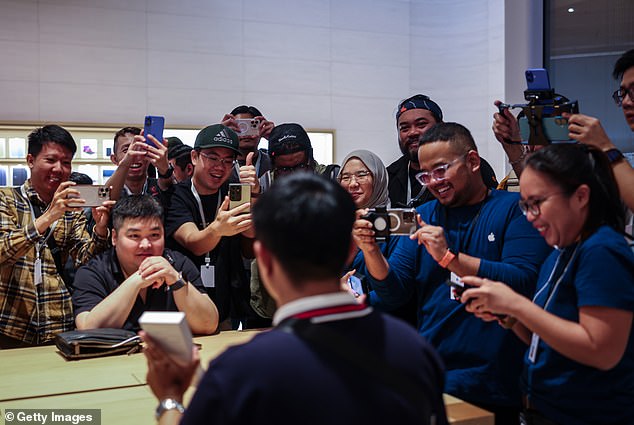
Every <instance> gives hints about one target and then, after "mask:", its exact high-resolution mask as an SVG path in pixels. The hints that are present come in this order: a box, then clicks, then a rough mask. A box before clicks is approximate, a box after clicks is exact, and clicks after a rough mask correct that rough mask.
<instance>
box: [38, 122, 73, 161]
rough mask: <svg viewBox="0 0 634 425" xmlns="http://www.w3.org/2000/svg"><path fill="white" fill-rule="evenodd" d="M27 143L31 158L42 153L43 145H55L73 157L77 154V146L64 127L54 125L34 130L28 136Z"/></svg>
mask: <svg viewBox="0 0 634 425" xmlns="http://www.w3.org/2000/svg"><path fill="white" fill-rule="evenodd" d="M28 141H29V148H28V153H30V154H31V155H33V156H37V155H38V154H39V153H40V152H41V151H42V147H43V146H44V143H57V144H58V145H61V146H63V147H65V148H67V149H68V150H70V151H71V153H72V154H73V156H75V152H77V144H76V143H75V139H73V136H71V134H70V133H69V132H68V130H66V129H65V128H64V127H60V126H59V125H56V124H49V125H45V126H43V127H39V128H36V129H35V130H33V131H32V132H31V134H29V136H28Z"/></svg>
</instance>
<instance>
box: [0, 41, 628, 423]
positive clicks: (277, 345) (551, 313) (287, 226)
mask: <svg viewBox="0 0 634 425" xmlns="http://www.w3.org/2000/svg"><path fill="white" fill-rule="evenodd" d="M614 78H615V79H617V80H619V82H620V85H619V89H618V90H616V91H615V92H614V94H613V98H614V100H615V102H616V104H617V105H618V106H619V107H622V109H623V113H624V117H625V120H626V122H627V125H628V126H629V127H630V128H631V129H632V131H634V50H630V51H627V52H625V53H624V54H623V55H622V56H621V57H620V58H619V60H618V61H617V62H616V64H615V67H614ZM494 104H495V105H496V106H498V105H499V104H500V101H498V100H496V101H495V102H494ZM564 116H565V118H566V119H567V120H568V130H569V136H570V138H571V139H573V140H574V141H576V142H577V143H564V144H550V145H546V146H539V147H530V148H527V147H526V146H525V145H524V146H522V145H519V144H516V142H519V141H520V137H521V136H520V130H519V125H518V120H517V117H515V116H514V115H513V114H512V113H511V111H510V110H508V109H504V110H500V111H499V112H496V113H495V114H494V117H493V127H492V130H493V133H494V134H495V137H496V138H497V139H498V140H499V141H500V143H501V144H502V147H503V148H504V150H505V152H506V154H507V156H508V159H509V162H510V163H511V165H512V166H513V173H514V174H515V175H516V177H517V178H519V187H520V189H519V193H517V192H511V191H507V190H504V189H505V188H506V184H505V183H504V182H507V181H508V179H507V178H505V179H503V184H502V185H499V184H498V180H497V178H496V176H495V173H494V172H493V169H492V168H491V166H490V165H489V164H488V163H487V162H486V160H484V159H483V158H481V157H480V155H479V153H478V148H477V144H476V141H475V140H474V138H473V137H472V135H471V133H470V132H469V130H468V129H467V128H466V127H464V126H463V125H461V124H459V123H455V122H445V121H444V120H443V113H442V109H441V107H440V105H438V104H437V103H436V102H434V101H433V100H432V99H431V98H430V97H428V96H425V95H422V94H417V95H414V96H412V97H409V98H407V99H404V100H403V101H401V102H399V104H398V105H397V112H396V116H395V118H396V128H397V134H398V145H399V147H400V150H401V152H402V156H401V157H400V158H399V159H397V160H396V161H394V162H393V163H392V164H389V165H388V166H387V167H386V166H385V164H384V162H383V161H382V159H381V158H379V157H378V156H377V155H376V154H374V153H373V152H371V151H369V150H365V149H359V150H354V151H352V152H350V153H349V154H348V155H347V156H346V157H345V158H344V159H343V161H342V162H341V164H340V165H337V164H328V165H327V164H318V163H317V162H316V161H315V159H314V157H313V152H312V146H311V142H310V138H309V136H308V134H307V133H306V131H305V130H304V128H303V127H302V126H301V125H299V124H296V123H284V124H279V125H275V124H274V123H273V122H271V121H269V120H268V119H266V118H265V117H264V116H263V114H262V113H261V112H260V111H259V110H258V109H257V108H255V107H253V106H246V105H241V106H238V107H236V108H235V109H234V110H232V111H231V112H230V113H228V114H226V115H225V116H224V117H223V118H222V120H221V122H220V123H218V124H213V125H209V126H207V127H205V128H204V129H202V130H201V131H200V132H199V133H198V135H197V137H196V140H195V143H194V146H193V147H191V146H187V145H185V144H183V143H182V142H181V141H180V140H179V139H178V138H169V139H165V140H157V139H155V138H154V137H153V136H148V137H147V138H146V136H145V135H144V134H143V132H142V130H141V129H140V128H137V127H124V128H122V129H121V130H119V131H118V132H117V133H116V134H115V136H114V150H113V154H112V156H111V160H112V162H113V163H114V164H115V165H117V169H116V171H115V172H114V173H113V175H112V177H111V178H110V179H109V181H108V182H107V185H109V186H110V187H111V200H108V201H106V202H104V203H103V204H102V205H101V206H98V207H93V208H92V209H91V210H90V211H86V209H84V208H82V207H81V203H82V201H81V200H80V201H78V200H77V199H73V201H72V202H70V200H69V199H70V198H72V197H77V196H79V195H80V193H79V192H78V190H77V189H76V188H75V184H76V183H75V182H74V181H73V180H74V179H72V178H71V171H72V159H73V156H74V154H75V151H76V149H77V148H76V144H75V141H74V140H73V138H72V136H71V134H70V133H69V132H68V131H66V130H65V129H64V128H62V127H60V126H58V125H46V126H43V127H41V128H38V129H36V130H34V131H33V132H32V133H31V134H30V135H29V136H28V155H27V158H26V161H27V165H28V166H29V168H30V170H31V177H30V178H29V179H28V180H27V181H26V182H25V183H24V184H23V185H22V186H20V187H13V188H2V189H0V279H1V280H0V348H2V349H5V348H16V347H27V346H32V345H42V344H50V343H52V341H53V339H54V337H55V335H56V334H58V333H60V332H64V331H68V330H72V329H74V328H77V329H93V328H100V327H110V328H124V329H129V330H134V331H138V330H139V324H138V319H139V317H140V315H141V314H142V313H143V312H144V311H146V310H153V311H157V310H158V311H182V312H185V313H186V315H185V317H186V319H187V323H188V324H189V326H190V328H191V330H192V332H193V333H194V334H198V335H210V334H214V333H217V332H221V331H223V330H229V329H238V328H242V329H246V328H268V327H272V330H270V331H268V332H263V333H261V334H258V335H257V336H256V337H255V338H254V339H253V340H252V341H251V342H249V343H247V344H245V345H243V346H240V347H234V348H231V349H230V350H228V351H227V352H225V353H224V354H222V355H221V356H220V357H219V358H217V359H216V360H214V361H213V362H212V364H211V366H210V367H209V369H208V371H207V372H206V375H205V377H204V378H203V379H202V381H201V382H200V384H199V387H198V390H197V392H196V394H195V396H194V398H193V399H192V402H191V404H190V406H189V407H188V408H187V409H184V407H183V406H182V402H183V393H184V391H185V390H186V389H187V387H188V386H189V384H190V382H191V379H192V376H193V374H194V371H195V370H196V367H197V362H198V355H197V353H196V352H194V353H193V359H194V360H193V361H192V363H191V364H188V365H183V364H177V363H174V362H172V361H171V360H170V359H169V357H168V356H167V355H166V354H165V353H164V352H163V351H162V348H161V346H160V344H158V343H157V342H156V341H153V340H152V338H151V337H150V336H148V335H146V334H144V333H142V336H143V338H144V340H145V342H146V346H147V348H146V356H147V358H148V383H149V384H150V386H151V388H152V390H153V392H154V393H155V394H156V396H157V398H158V399H159V401H160V402H161V403H160V405H159V409H158V417H159V420H160V422H161V423H176V422H178V421H179V420H181V416H182V415H184V416H182V420H183V421H184V423H198V422H201V421H202V420H203V418H204V420H205V421H209V420H210V418H213V421H214V423H248V422H255V421H256V420H257V421H259V422H263V423H315V424H316V423H329V422H330V423H339V422H343V421H345V422H353V423H359V422H363V423H428V424H443V423H447V418H446V415H445V411H444V406H443V402H442V393H443V392H445V393H448V394H451V395H454V396H456V397H458V398H460V399H463V400H465V401H468V402H470V403H472V404H474V405H477V406H479V407H482V408H484V409H486V410H489V411H491V412H493V413H494V415H495V423H496V424H498V425H502V424H514V425H517V424H519V423H522V424H546V425H548V424H603V423H605V424H627V423H632V421H633V419H632V418H634V406H633V405H632V403H631V401H632V400H634V384H632V382H634V336H633V331H632V321H633V320H632V319H633V314H634V254H633V250H632V246H631V240H632V213H631V211H632V210H634V192H633V191H632V187H634V169H633V168H632V166H631V165H630V164H629V163H628V162H627V161H626V160H625V158H624V156H623V154H622V153H621V152H620V151H619V150H618V149H617V148H616V147H615V146H614V144H613V143H612V142H611V141H610V139H609V137H608V136H607V135H606V133H605V131H604V130H603V128H602V126H601V123H600V120H599V119H597V118H594V117H590V116H586V115H583V114H578V113H577V114H570V113H566V114H564ZM242 119H251V120H253V121H254V122H255V123H257V134H252V135H240V128H239V125H238V120H242ZM261 138H266V139H267V140H268V142H269V148H268V150H261V149H258V144H259V141H260V139H261ZM150 169H154V170H155V171H156V176H155V177H154V176H152V175H151V174H152V173H151V172H149V171H148V170H150ZM507 177H508V176H507ZM230 183H241V184H244V185H248V187H249V190H250V192H251V193H250V195H251V202H250V203H246V204H242V205H239V206H236V207H231V206H230V200H229V196H228V193H229V184H230ZM78 203H79V205H80V206H78ZM389 208H404V209H412V208H415V209H416V210H415V211H416V226H415V227H416V228H415V230H414V231H413V232H412V233H411V234H410V235H399V236H395V235H392V236H389V237H387V239H386V240H377V238H376V235H377V232H378V231H379V230H380V229H378V227H377V222H376V221H372V220H370V219H369V218H368V217H369V214H370V213H371V212H373V211H374V212H376V211H382V210H383V209H389ZM75 269H77V270H76V272H75ZM71 271H72V272H71ZM460 287H462V288H461V290H458V289H457V288H460ZM297 382H302V383H303V384H304V385H303V389H302V390H301V391H298V389H297ZM316 400H319V403H320V405H321V406H322V408H320V409H315V408H314V407H315V403H316ZM343 405H346V406H349V407H353V406H356V407H359V406H363V407H362V408H361V409H353V408H350V409H348V408H342V406H343ZM520 421H521V422H520Z"/></svg>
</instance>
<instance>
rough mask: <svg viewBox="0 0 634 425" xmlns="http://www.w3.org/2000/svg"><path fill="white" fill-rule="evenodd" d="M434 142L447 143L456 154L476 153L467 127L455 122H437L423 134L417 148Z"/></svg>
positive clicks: (476, 149) (473, 141) (476, 148)
mask: <svg viewBox="0 0 634 425" xmlns="http://www.w3.org/2000/svg"><path fill="white" fill-rule="evenodd" d="M434 142H449V143H451V144H452V145H453V146H454V147H455V148H456V150H457V151H458V152H460V153H468V152H469V151H471V150H474V151H476V152H477V151H478V147H477V146H476V144H475V140H473V136H472V135H471V132H470V131H469V129H467V127H465V126H464V125H462V124H458V123H455V122H439V123H438V124H435V125H434V126H433V127H432V128H430V129H429V130H427V131H426V132H425V134H423V135H422V136H421V138H420V141H419V146H422V145H424V144H427V143H434Z"/></svg>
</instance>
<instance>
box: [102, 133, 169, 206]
mask: <svg viewBox="0 0 634 425" xmlns="http://www.w3.org/2000/svg"><path fill="white" fill-rule="evenodd" d="M110 161H112V163H113V164H115V165H116V166H117V169H116V170H115V172H114V173H113V174H112V176H111V177H110V178H109V179H108V181H107V182H106V185H108V186H111V187H112V191H111V194H110V197H111V199H114V200H117V199H119V198H120V197H123V196H130V195H140V194H144V193H147V194H149V195H151V196H152V197H153V198H155V199H156V200H158V201H159V202H160V203H161V205H163V206H165V205H166V204H167V203H168V201H169V196H170V188H171V186H172V183H173V182H172V174H173V173H174V168H173V167H172V165H171V164H170V163H169V162H168V160H167V146H165V141H164V140H161V141H159V140H156V139H155V138H154V136H152V135H150V136H148V139H147V140H146V138H145V137H144V136H141V129H140V128H138V127H123V128H122V129H120V130H119V131H117V133H116V134H115V136H114V147H113V153H112V154H111V155H110ZM150 164H152V165H154V167H156V170H157V172H158V177H159V178H158V179H155V178H150V177H148V167H149V166H150Z"/></svg>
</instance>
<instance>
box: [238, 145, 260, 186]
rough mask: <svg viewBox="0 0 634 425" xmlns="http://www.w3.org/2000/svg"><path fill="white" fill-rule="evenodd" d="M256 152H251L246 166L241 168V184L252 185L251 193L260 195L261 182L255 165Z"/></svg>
mask: <svg viewBox="0 0 634 425" xmlns="http://www.w3.org/2000/svg"><path fill="white" fill-rule="evenodd" d="M254 156H255V153H254V152H249V153H248V155H247V160H246V164H244V165H243V166H242V167H240V174H239V175H240V183H245V184H249V185H251V193H252V194H253V193H255V194H259V193H260V191H261V188H260V180H259V179H258V175H257V173H256V170H255V166H254V165H253V157H254Z"/></svg>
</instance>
